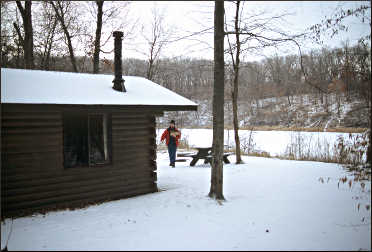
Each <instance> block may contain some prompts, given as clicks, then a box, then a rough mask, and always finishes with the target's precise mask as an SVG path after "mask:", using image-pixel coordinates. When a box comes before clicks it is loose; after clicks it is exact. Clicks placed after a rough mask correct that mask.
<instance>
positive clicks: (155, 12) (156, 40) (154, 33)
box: [137, 6, 172, 80]
mask: <svg viewBox="0 0 372 252" xmlns="http://www.w3.org/2000/svg"><path fill="white" fill-rule="evenodd" d="M163 11H164V10H163ZM164 18H165V16H164V12H161V11H160V10H159V9H158V8H157V7H156V6H155V7H154V8H153V9H152V23H151V30H150V31H149V32H147V31H146V29H145V26H144V25H143V26H142V31H141V34H142V36H143V38H144V39H145V41H146V44H147V45H148V51H147V52H142V51H139V52H140V53H142V54H144V55H145V56H146V57H148V66H147V73H146V78H147V79H149V80H153V79H154V77H155V75H156V72H157V67H158V60H159V57H160V54H161V52H162V50H163V49H164V47H165V46H166V45H167V43H168V42H169V38H170V36H171V34H172V29H171V28H170V29H169V28H166V26H165V23H164ZM137 51H138V50H137Z"/></svg>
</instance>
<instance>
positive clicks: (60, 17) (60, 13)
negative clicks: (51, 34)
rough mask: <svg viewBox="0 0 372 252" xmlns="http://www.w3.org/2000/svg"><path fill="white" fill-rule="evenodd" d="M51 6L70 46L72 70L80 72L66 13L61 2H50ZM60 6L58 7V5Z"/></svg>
mask: <svg viewBox="0 0 372 252" xmlns="http://www.w3.org/2000/svg"><path fill="white" fill-rule="evenodd" d="M50 4H51V5H52V6H53V9H54V11H55V12H56V16H57V18H58V20H59V22H60V23H61V26H62V30H63V33H64V34H65V37H66V40H67V46H68V51H69V53H70V60H71V64H72V68H73V70H74V72H76V73H77V72H79V71H78V68H77V64H76V59H75V55H74V48H73V47H72V42H71V35H70V32H69V31H68V28H67V26H66V23H65V18H64V15H65V13H64V12H63V7H62V5H61V1H56V2H55V3H54V2H53V1H50ZM56 4H57V5H58V6H57V5H56Z"/></svg>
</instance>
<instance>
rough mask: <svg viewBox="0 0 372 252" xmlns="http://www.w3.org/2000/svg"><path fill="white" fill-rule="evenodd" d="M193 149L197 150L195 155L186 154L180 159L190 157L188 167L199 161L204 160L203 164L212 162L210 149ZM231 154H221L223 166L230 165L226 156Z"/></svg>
mask: <svg viewBox="0 0 372 252" xmlns="http://www.w3.org/2000/svg"><path fill="white" fill-rule="evenodd" d="M195 149H197V150H198V152H197V153H186V154H182V157H192V160H191V162H190V166H194V165H195V164H196V162H198V160H199V159H204V164H207V163H211V162H212V147H196V148H195ZM231 154H233V153H224V154H223V161H224V163H225V164H230V161H229V159H227V157H228V156H230V155H231Z"/></svg>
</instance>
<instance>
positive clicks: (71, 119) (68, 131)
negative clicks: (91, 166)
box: [63, 114, 89, 168]
mask: <svg viewBox="0 0 372 252" xmlns="http://www.w3.org/2000/svg"><path fill="white" fill-rule="evenodd" d="M87 131H88V124H87V116H84V115H71V114H70V115H69V114H65V115H64V116H63V153H64V155H63V156H64V166H65V167H66V168H71V167H76V166H88V162H89V158H88V135H87Z"/></svg>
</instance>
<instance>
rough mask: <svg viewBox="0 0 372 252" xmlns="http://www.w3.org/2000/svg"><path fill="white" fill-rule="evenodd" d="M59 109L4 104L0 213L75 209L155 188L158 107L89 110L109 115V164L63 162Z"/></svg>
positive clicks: (146, 191) (7, 214) (56, 107)
mask: <svg viewBox="0 0 372 252" xmlns="http://www.w3.org/2000/svg"><path fill="white" fill-rule="evenodd" d="M69 109H71V108H68V109H67V111H68V110H69ZM73 109H76V108H73ZM80 109H81V110H84V111H88V112H89V111H90V110H91V109H90V108H89V107H83V108H80ZM63 111H65V112H66V108H65V107H63V105H60V106H44V107H43V106H42V105H39V106H26V105H7V106H2V110H1V112H2V116H1V129H2V131H1V149H2V152H1V161H2V169H1V213H2V215H3V216H5V217H7V216H17V215H24V214H30V213H33V212H38V211H41V212H43V211H45V210H48V209H58V208H66V207H71V208H73V207H79V206H83V205H85V204H88V203H93V202H101V201H106V200H113V199H120V198H126V197H130V196H135V195H140V194H144V193H150V192H155V191H157V186H156V179H157V176H156V140H155V137H156V135H155V134H156V131H155V127H156V125H155V115H156V114H159V112H158V111H157V112H156V111H155V112H151V111H138V110H136V111H133V110H130V109H127V110H125V109H105V108H104V107H101V108H99V109H98V110H97V108H94V109H93V110H92V112H97V111H100V112H109V113H110V114H111V118H112V131H111V132H112V162H111V163H110V164H108V165H103V166H96V167H81V168H64V166H63V125H62V114H63Z"/></svg>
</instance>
